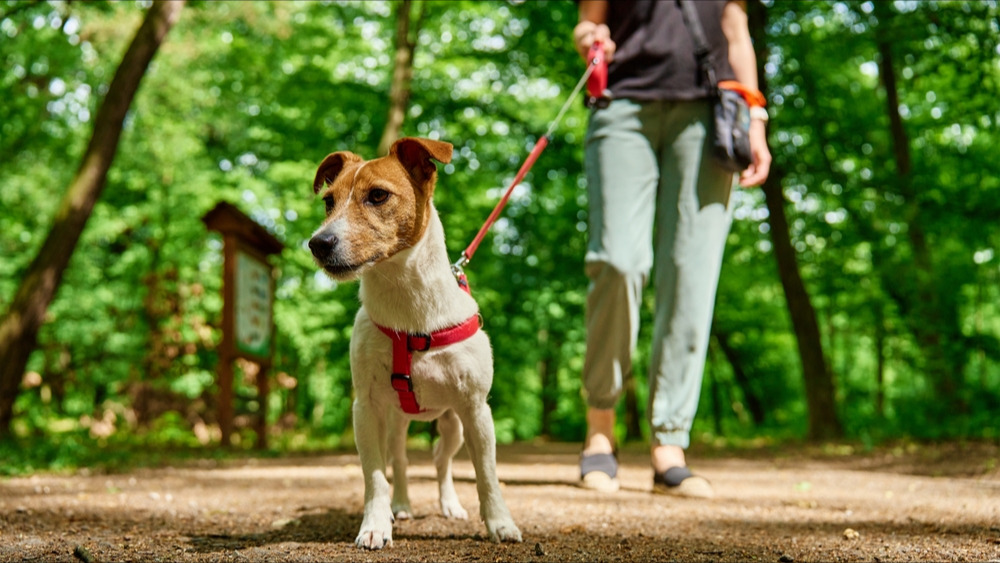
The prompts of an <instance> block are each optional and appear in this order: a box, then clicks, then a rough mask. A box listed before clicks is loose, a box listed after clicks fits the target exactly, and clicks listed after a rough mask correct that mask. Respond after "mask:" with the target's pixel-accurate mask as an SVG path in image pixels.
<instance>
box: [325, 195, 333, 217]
mask: <svg viewBox="0 0 1000 563" xmlns="http://www.w3.org/2000/svg"><path fill="white" fill-rule="evenodd" d="M323 203H325V204H326V213H327V215H329V214H330V212H331V211H333V196H332V195H328V196H326V197H324V198H323Z"/></svg>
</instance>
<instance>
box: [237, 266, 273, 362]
mask: <svg viewBox="0 0 1000 563" xmlns="http://www.w3.org/2000/svg"><path fill="white" fill-rule="evenodd" d="M235 277H236V280H235V286H236V287H235V290H236V291H235V297H236V304H235V305H236V307H235V313H236V315H235V317H236V318H235V324H236V348H237V350H239V351H240V352H243V353H246V354H252V355H254V356H258V357H264V358H266V357H268V356H270V354H271V327H272V325H273V323H272V322H271V310H272V309H271V306H272V301H273V300H274V295H273V294H272V290H271V267H270V266H268V265H267V263H266V262H263V261H261V260H259V259H258V258H256V257H254V256H252V255H250V254H247V253H246V252H243V251H237V252H236V276H235Z"/></svg>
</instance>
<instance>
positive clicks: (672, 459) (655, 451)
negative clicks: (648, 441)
mask: <svg viewBox="0 0 1000 563" xmlns="http://www.w3.org/2000/svg"><path fill="white" fill-rule="evenodd" d="M649 453H650V459H651V461H652V463H653V470H654V471H656V472H657V473H662V472H664V471H666V470H667V469H670V468H671V467H686V466H687V460H686V459H685V457H684V449H683V448H681V447H680V446H672V445H654V446H652V447H651V448H650V452H649Z"/></svg>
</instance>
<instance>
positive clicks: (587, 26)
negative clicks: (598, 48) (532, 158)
mask: <svg viewBox="0 0 1000 563" xmlns="http://www.w3.org/2000/svg"><path fill="white" fill-rule="evenodd" d="M594 41H600V42H601V45H602V46H603V47H604V58H605V59H606V60H607V61H608V62H611V61H612V59H614V55H615V42H614V41H612V40H611V30H610V29H608V26H607V25H605V24H603V23H602V24H596V23H594V22H592V21H589V20H583V21H581V22H580V23H578V24H576V27H574V28H573V44H574V45H576V51H577V52H578V53H580V58H582V59H583V60H587V53H588V52H590V46H591V45H593V44H594Z"/></svg>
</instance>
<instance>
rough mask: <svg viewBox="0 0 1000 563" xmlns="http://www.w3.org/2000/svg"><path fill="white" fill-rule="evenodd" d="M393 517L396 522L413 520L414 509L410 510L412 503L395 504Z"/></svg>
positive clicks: (393, 505) (393, 504)
mask: <svg viewBox="0 0 1000 563" xmlns="http://www.w3.org/2000/svg"><path fill="white" fill-rule="evenodd" d="M392 515H393V516H394V517H395V519H396V520H409V519H410V518H413V509H412V508H410V502H409V501H405V502H393V503H392Z"/></svg>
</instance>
